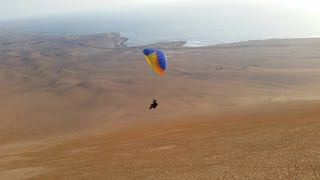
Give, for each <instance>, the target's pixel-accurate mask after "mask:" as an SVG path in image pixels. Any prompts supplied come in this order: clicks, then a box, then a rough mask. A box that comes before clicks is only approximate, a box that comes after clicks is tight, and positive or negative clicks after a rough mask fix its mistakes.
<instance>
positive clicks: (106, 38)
mask: <svg viewBox="0 0 320 180" xmlns="http://www.w3.org/2000/svg"><path fill="white" fill-rule="evenodd" d="M10 35H16V36H19V37H20V36H25V37H30V38H33V39H34V38H39V39H47V40H63V41H68V42H69V44H73V45H77V46H83V47H88V48H96V49H114V48H145V47H154V48H207V47H216V48H224V47H238V46H239V47H251V46H265V45H269V46H284V45H294V44H295V43H297V42H300V41H304V43H306V44H308V43H309V41H310V43H312V42H313V40H314V39H320V37H305V38H270V39H254V40H244V41H235V42H223V43H216V44H215V43H210V42H202V41H192V40H190V41H188V40H179V41H176V40H174V41H165V42H154V43H151V44H141V45H135V46H129V45H128V44H127V42H128V41H129V40H130V39H129V38H128V37H125V36H124V34H123V33H121V32H105V33H100V32H97V33H75V34H70V33H66V34H54V33H47V32H18V31H10V30H6V31H2V32H1V33H0V36H10ZM3 42H4V43H8V42H5V41H3ZM9 43H10V42H9Z"/></svg>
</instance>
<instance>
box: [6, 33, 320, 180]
mask: <svg viewBox="0 0 320 180" xmlns="http://www.w3.org/2000/svg"><path fill="white" fill-rule="evenodd" d="M10 36H12V38H10ZM98 36H99V35H95V36H90V37H73V38H70V37H56V36H55V37H48V36H44V35H36V36H30V35H20V36H17V35H13V34H11V35H10V33H9V34H2V36H0V39H1V41H0V42H1V43H0V86H1V88H0V98H1V101H0V124H1V125H0V157H1V158H0V159H1V160H0V177H2V179H27V178H31V179H64V178H65V179H81V178H82V179H89V178H93V179H168V178H169V179H259V178H261V179H265V178H270V179H318V178H320V177H319V170H320V161H319V158H320V154H319V153H320V151H319V148H320V145H319V142H318V140H319V139H320V134H319V132H320V131H319V130H320V122H319V118H320V114H319V113H320V112H319V111H318V107H319V105H320V101H319V99H320V93H319V92H320V83H319V80H320V71H319V70H320V61H319V60H320V40H319V39H294V40H266V41H249V42H242V43H234V44H230V45H219V46H212V47H203V48H184V47H181V45H179V43H172V44H170V43H169V44H162V43H160V44H156V45H154V46H163V48H164V49H165V50H166V51H167V55H168V58H169V62H168V63H169V64H168V70H167V73H166V74H165V75H164V76H160V77H155V76H154V73H153V72H152V71H151V68H150V67H148V65H147V64H146V62H145V61H144V58H143V56H142V54H141V50H142V47H141V48H139V47H137V48H126V47H122V45H123V44H122V43H123V41H125V39H121V37H118V36H117V34H113V35H108V36H103V37H104V38H106V39H105V40H101V37H100V36H102V35H100V36H99V38H100V40H99V41H97V42H98V44H96V43H97V42H96V41H95V38H98ZM81 38H83V39H81ZM119 38H120V39H119ZM84 40H86V41H84ZM87 41H88V44H83V43H84V42H87ZM106 41H108V42H109V41H111V42H112V43H109V44H108V43H105V42H106ZM115 41H116V42H115ZM114 42H115V43H114ZM119 43H120V44H119ZM181 43H182V44H183V42H181ZM115 44H118V45H119V47H122V48H115V49H114V48H113V47H118V46H115ZM154 80H156V83H154ZM154 95H155V96H156V98H157V100H158V101H159V108H157V110H155V111H150V110H149V109H148V106H149V103H150V101H151V100H152V98H153V96H154Z"/></svg>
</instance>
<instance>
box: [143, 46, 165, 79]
mask: <svg viewBox="0 0 320 180" xmlns="http://www.w3.org/2000/svg"><path fill="white" fill-rule="evenodd" d="M143 54H144V55H145V58H146V61H147V62H148V63H149V64H150V65H151V66H152V68H153V70H154V71H155V72H156V73H158V74H163V73H164V72H165V70H166V67H167V57H166V53H165V52H164V51H162V50H159V49H153V48H147V49H144V50H143Z"/></svg>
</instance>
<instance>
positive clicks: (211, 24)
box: [17, 4, 320, 47]
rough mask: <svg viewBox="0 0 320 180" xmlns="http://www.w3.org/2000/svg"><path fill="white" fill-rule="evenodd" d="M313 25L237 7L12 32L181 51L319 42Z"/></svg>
mask: <svg viewBox="0 0 320 180" xmlns="http://www.w3.org/2000/svg"><path fill="white" fill-rule="evenodd" d="M18 22H20V21H18ZM317 22H318V18H317V17H316V16H311V15H310V16H308V15H306V14H304V13H299V12H296V11H295V12H293V11H290V10H283V9H274V8H273V9H268V8H264V7H260V6H254V7H253V6H251V5H250V6H249V5H239V4H238V5H219V6H211V7H189V6H182V7H180V6H178V7H167V8H163V7H159V8H153V9H152V8H146V9H145V8H138V9H131V10H126V11H124V10H112V11H99V12H87V13H70V14H65V15H59V16H50V17H46V18H39V19H30V20H26V21H23V23H20V25H19V26H18V27H19V30H21V31H24V32H42V33H53V34H88V33H104V32H120V33H121V34H122V35H123V36H124V37H127V38H129V40H128V42H127V45H128V46H138V45H146V44H150V43H155V42H167V41H178V40H184V41H187V44H186V46H192V47H194V46H205V45H213V44H218V43H227V42H237V41H246V40H258V39H270V38H306V37H320V23H317ZM17 24H19V23H17Z"/></svg>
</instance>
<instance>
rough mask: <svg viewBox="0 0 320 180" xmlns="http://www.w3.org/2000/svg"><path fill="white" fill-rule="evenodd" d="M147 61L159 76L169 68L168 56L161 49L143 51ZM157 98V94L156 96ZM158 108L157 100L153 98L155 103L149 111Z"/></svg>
mask: <svg viewBox="0 0 320 180" xmlns="http://www.w3.org/2000/svg"><path fill="white" fill-rule="evenodd" d="M143 54H144V55H145V59H146V61H147V62H148V63H149V64H150V65H151V67H152V68H153V70H154V71H155V72H156V73H157V74H158V75H161V74H164V72H165V70H166V68H167V56H166V53H165V52H164V51H162V50H159V49H153V48H147V49H144V50H143ZM154 96H155V94H154ZM157 106H158V103H157V100H155V99H154V98H153V103H152V104H151V105H150V108H149V109H152V108H153V109H155V108H156V107H157Z"/></svg>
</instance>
